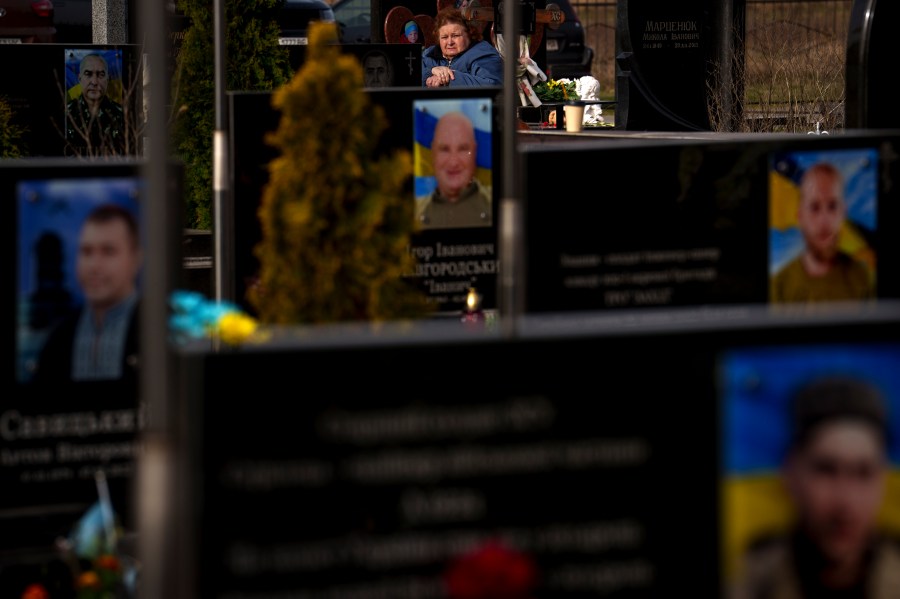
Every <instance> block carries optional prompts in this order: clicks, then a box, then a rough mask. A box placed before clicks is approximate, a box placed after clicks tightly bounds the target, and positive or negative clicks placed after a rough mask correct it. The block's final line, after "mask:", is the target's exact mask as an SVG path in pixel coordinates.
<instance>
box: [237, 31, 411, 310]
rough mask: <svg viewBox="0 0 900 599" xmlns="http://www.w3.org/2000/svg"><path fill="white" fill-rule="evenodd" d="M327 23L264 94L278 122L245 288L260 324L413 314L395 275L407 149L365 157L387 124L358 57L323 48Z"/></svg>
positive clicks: (403, 247) (403, 264)
mask: <svg viewBox="0 0 900 599" xmlns="http://www.w3.org/2000/svg"><path fill="white" fill-rule="evenodd" d="M336 40H337V29H336V27H335V25H334V24H333V23H313V24H311V27H310V34H309V46H308V48H307V59H306V61H305V63H304V64H303V67H302V68H301V69H300V70H299V71H298V72H297V73H296V74H295V75H294V77H293V78H292V80H291V81H290V82H289V83H288V84H286V85H285V86H283V87H282V88H280V89H278V90H276V91H275V93H274V94H273V96H272V105H273V106H274V107H275V108H276V109H277V110H279V111H280V112H281V118H280V122H279V126H278V128H277V129H276V130H275V131H272V132H271V133H270V134H269V135H268V136H267V138H266V141H267V143H269V144H271V145H272V146H273V147H276V148H278V149H279V150H280V153H279V155H278V156H277V157H276V158H275V159H273V160H272V161H271V162H270V163H269V175H270V176H269V181H268V182H267V184H266V186H265V187H264V189H263V197H262V204H261V206H260V208H259V218H260V223H261V227H262V241H260V242H259V243H258V244H257V246H256V247H255V249H254V254H255V255H256V257H257V258H258V259H259V262H260V272H259V284H258V285H256V286H254V287H252V288H251V289H250V291H249V292H248V299H249V301H250V303H251V304H252V305H253V306H254V307H255V308H256V310H257V312H258V314H259V318H260V320H261V321H262V322H265V323H269V324H303V323H306V324H311V323H329V322H332V323H333V322H339V321H370V322H371V321H376V322H377V321H385V320H392V319H401V318H415V317H419V316H422V315H424V314H425V313H426V312H427V310H428V304H427V300H426V298H425V296H424V294H423V293H422V292H421V291H420V290H419V289H417V288H415V287H413V285H412V283H410V282H409V281H406V280H404V279H403V276H404V275H405V274H409V273H411V272H412V269H413V268H414V266H415V261H414V258H413V257H412V255H411V254H410V253H409V250H408V247H409V244H410V237H411V235H412V234H413V233H414V231H415V228H416V224H415V218H414V202H413V199H412V197H407V196H408V195H409V194H408V193H407V192H406V191H405V190H404V188H405V186H406V184H407V183H408V182H409V179H410V177H411V176H412V156H411V152H410V151H408V150H394V151H393V152H392V153H390V155H381V156H377V155H376V145H377V143H378V140H379V138H380V137H381V134H382V133H383V132H384V130H385V129H386V128H387V125H388V123H387V119H386V117H385V115H384V111H383V109H382V108H381V107H380V106H378V105H374V104H372V103H371V101H370V99H369V97H368V95H367V94H366V93H365V91H364V90H363V69H362V66H361V64H360V63H359V60H358V59H357V58H356V57H355V56H353V55H351V54H344V53H342V52H341V51H340V47H339V46H338V45H336V44H335V43H334V42H336Z"/></svg>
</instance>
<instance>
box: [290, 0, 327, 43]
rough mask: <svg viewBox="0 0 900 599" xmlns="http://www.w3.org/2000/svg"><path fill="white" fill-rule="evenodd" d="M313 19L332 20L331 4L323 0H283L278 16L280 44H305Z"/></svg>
mask: <svg viewBox="0 0 900 599" xmlns="http://www.w3.org/2000/svg"><path fill="white" fill-rule="evenodd" d="M313 21H325V22H329V23H333V22H334V12H332V10H331V6H330V5H328V4H326V3H325V2H324V1H323V0H285V2H284V4H283V5H282V7H281V12H280V13H279V16H278V24H279V25H280V26H281V35H280V36H279V38H278V43H280V44H281V45H289V46H293V45H300V46H305V45H306V44H307V43H309V24H310V23H312V22H313Z"/></svg>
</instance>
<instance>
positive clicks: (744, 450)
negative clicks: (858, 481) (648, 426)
mask: <svg viewBox="0 0 900 599" xmlns="http://www.w3.org/2000/svg"><path fill="white" fill-rule="evenodd" d="M898 364H900V344H859V345H857V344H846V345H845V344H841V345H821V346H820V345H816V346H803V347H801V346H793V347H792V346H782V347H761V348H749V349H744V350H733V351H730V352H727V353H726V354H724V355H723V356H722V358H721V360H720V361H719V364H718V381H719V396H720V401H721V403H720V406H721V411H720V414H721V448H722V453H721V468H722V476H721V486H720V497H719V500H720V508H721V511H720V514H721V521H720V541H721V556H722V560H721V561H722V568H723V577H724V580H725V581H729V580H732V579H733V576H734V575H735V574H736V573H737V569H738V567H739V563H740V559H741V557H742V555H743V552H744V551H745V550H746V548H747V547H748V545H749V544H750V543H751V542H752V541H754V540H756V539H757V538H759V537H760V536H765V535H767V534H770V533H771V534H777V533H779V532H783V531H784V530H785V529H787V527H788V526H789V525H790V524H791V522H792V519H793V517H794V514H793V512H792V508H791V505H790V499H789V497H788V495H787V493H786V491H785V489H784V488H783V487H782V483H781V480H780V477H779V469H780V467H781V464H782V460H783V458H784V457H785V454H786V452H787V447H788V442H789V434H790V431H789V428H790V422H789V414H790V412H789V402H790V401H791V398H792V395H793V392H794V391H795V389H796V388H798V387H799V386H801V385H802V384H804V383H806V382H808V381H810V380H812V379H815V378H818V377H820V376H824V375H846V376H853V377H856V378H858V379H861V380H864V381H867V382H869V383H870V384H872V385H874V386H875V387H877V388H878V390H879V391H880V392H881V394H882V396H883V397H884V400H885V402H886V403H887V412H888V418H889V422H888V427H889V431H890V435H889V436H890V439H889V442H890V446H889V448H888V458H889V460H890V464H891V471H890V473H889V475H888V480H887V485H886V491H885V497H884V501H883V503H882V506H881V512H880V513H879V516H878V518H879V524H880V525H881V526H882V527H883V528H884V529H885V530H887V531H891V532H893V533H900V369H898V368H897V365H898Z"/></svg>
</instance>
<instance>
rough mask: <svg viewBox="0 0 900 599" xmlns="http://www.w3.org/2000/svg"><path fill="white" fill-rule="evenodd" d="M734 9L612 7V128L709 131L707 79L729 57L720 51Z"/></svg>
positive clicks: (625, 2) (664, 3) (623, 2)
mask: <svg viewBox="0 0 900 599" xmlns="http://www.w3.org/2000/svg"><path fill="white" fill-rule="evenodd" d="M723 4H727V5H728V6H723ZM736 4H738V2H726V3H718V2H712V1H710V0H693V1H691V2H678V3H673V2H671V1H668V0H619V1H618V3H617V15H616V100H617V105H616V125H617V127H619V128H622V129H627V130H635V131H650V130H658V131H705V130H709V129H710V122H709V115H708V108H707V106H708V101H707V97H708V95H709V90H710V87H711V85H712V80H711V75H712V73H713V72H714V70H715V69H714V67H715V65H716V64H718V62H719V57H721V56H730V55H731V52H724V51H723V50H724V49H725V48H731V39H732V37H733V36H732V33H733V31H732V27H733V26H732V21H731V18H730V15H732V14H733V10H732V9H733V7H734V6H735V5H736ZM723 16H725V17H727V18H723ZM729 60H730V59H729Z"/></svg>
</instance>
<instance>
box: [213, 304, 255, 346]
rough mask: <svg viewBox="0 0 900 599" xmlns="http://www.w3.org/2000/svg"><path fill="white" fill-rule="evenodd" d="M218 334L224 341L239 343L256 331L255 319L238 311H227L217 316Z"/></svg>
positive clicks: (231, 343) (232, 343)
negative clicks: (219, 316)
mask: <svg viewBox="0 0 900 599" xmlns="http://www.w3.org/2000/svg"><path fill="white" fill-rule="evenodd" d="M217 324H218V334H219V337H220V338H221V339H222V341H224V342H225V343H228V344H229V345H239V344H241V343H243V342H244V341H246V340H247V339H248V338H249V337H250V336H251V335H253V333H255V332H256V329H257V326H258V323H257V322H256V320H255V319H253V318H251V317H250V316H247V315H246V314H242V313H240V312H229V313H227V314H223V315H222V317H221V318H219V322H218V323H217Z"/></svg>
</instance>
